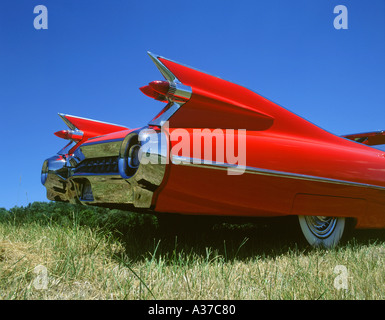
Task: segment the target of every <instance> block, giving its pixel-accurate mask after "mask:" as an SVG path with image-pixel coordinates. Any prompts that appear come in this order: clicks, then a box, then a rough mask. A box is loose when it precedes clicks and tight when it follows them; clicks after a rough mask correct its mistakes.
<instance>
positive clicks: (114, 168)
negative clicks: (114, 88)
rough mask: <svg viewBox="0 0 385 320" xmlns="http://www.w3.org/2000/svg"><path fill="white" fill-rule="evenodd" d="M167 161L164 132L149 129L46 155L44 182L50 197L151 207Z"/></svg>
mask: <svg viewBox="0 0 385 320" xmlns="http://www.w3.org/2000/svg"><path fill="white" fill-rule="evenodd" d="M166 163H167V137H166V134H165V133H164V132H161V131H155V130H152V129H148V128H145V129H142V130H140V131H139V130H137V131H133V132H130V133H129V134H128V135H127V136H126V137H125V138H124V139H117V140H105V141H103V142H98V143H93V142H92V140H89V141H88V142H87V143H84V144H83V145H82V146H80V148H78V149H77V150H76V151H75V152H74V154H73V155H71V156H68V155H57V156H54V157H51V158H49V159H47V160H45V161H44V164H43V168H42V174H41V181H42V184H43V185H44V186H45V187H46V189H47V198H48V199H49V200H54V201H65V202H71V203H79V202H80V203H83V204H95V205H103V206H107V207H115V206H117V205H118V206H119V207H122V206H123V207H124V206H127V208H130V209H134V208H141V209H144V208H146V209H149V208H151V207H152V205H153V200H154V199H153V198H154V193H155V191H156V190H157V189H158V187H159V186H160V185H161V183H162V181H163V178H164V174H165V170H166Z"/></svg>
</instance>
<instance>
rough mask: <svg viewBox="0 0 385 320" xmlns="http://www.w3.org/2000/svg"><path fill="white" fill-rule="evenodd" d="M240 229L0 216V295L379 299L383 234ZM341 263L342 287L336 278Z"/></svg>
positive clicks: (384, 262)
mask: <svg viewBox="0 0 385 320" xmlns="http://www.w3.org/2000/svg"><path fill="white" fill-rule="evenodd" d="M229 233H230V235H229ZM244 235H245V234H242V232H240V233H239V232H238V233H236V234H231V231H229V232H227V238H223V237H222V234H221V233H218V234H216V235H214V238H215V239H214V240H212V238H210V239H208V240H207V242H206V241H205V239H204V236H203V237H202V239H199V241H198V242H197V241H196V240H193V241H190V240H188V239H177V238H176V239H171V240H170V239H163V238H161V239H160V238H152V239H151V238H147V239H146V238H145V237H143V238H141V237H140V236H137V235H134V236H133V237H134V238H132V237H131V238H127V237H120V238H119V237H116V236H112V235H111V234H110V233H107V232H105V231H103V232H102V231H100V230H95V229H92V228H89V227H79V226H76V225H74V226H73V227H62V226H59V225H54V224H52V225H40V224H37V223H29V224H24V225H18V226H16V225H12V224H11V223H1V224H0V299H55V300H56V299H208V300H211V299H231V300H232V299H237V300H243V299H385V242H384V241H383V238H380V240H379V241H375V240H374V239H370V237H369V239H368V238H367V236H366V235H364V238H363V239H359V238H358V240H355V241H352V242H351V243H349V244H347V245H346V246H344V247H340V248H338V249H335V250H308V249H306V248H300V247H296V246H295V245H290V246H281V245H280V244H279V241H278V242H276V241H275V240H268V239H267V240H266V242H263V241H261V239H260V238H257V239H253V238H250V239H245V238H242V236H244ZM246 235H247V234H246ZM229 237H230V238H231V239H233V240H230V238H229ZM365 237H366V238H365ZM144 239H146V240H144ZM381 239H382V240H381ZM274 241H275V242H274ZM271 245H272V246H271ZM269 246H270V247H269ZM341 265H342V266H344V267H345V268H346V271H347V288H345V289H344V288H342V289H341V288H340V289H338V288H336V287H335V285H334V283H335V279H336V277H338V276H339V275H338V274H336V273H335V272H334V271H335V267H336V266H341ZM37 266H43V267H39V268H40V269H39V268H37V269H36V267H37ZM44 268H46V269H44ZM39 270H40V271H39ZM44 270H46V278H44V276H45V274H44ZM44 280H47V282H46V283H45V282H42V281H44ZM39 281H40V282H39ZM44 283H45V284H46V286H44ZM42 284H43V285H42Z"/></svg>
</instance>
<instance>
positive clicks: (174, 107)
mask: <svg viewBox="0 0 385 320" xmlns="http://www.w3.org/2000/svg"><path fill="white" fill-rule="evenodd" d="M181 106H182V104H179V103H176V102H170V103H169V104H168V105H167V106H166V107H165V108H167V110H166V111H165V112H163V113H162V114H161V115H160V116H159V117H157V118H155V119H152V120H151V121H150V122H149V123H148V124H149V125H150V126H162V125H163V124H164V123H165V122H166V121H168V120H169V119H170V118H171V117H172V116H173V115H174V113H175V112H177V111H178V110H179V108H180V107H181Z"/></svg>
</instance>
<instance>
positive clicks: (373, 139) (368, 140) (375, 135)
mask: <svg viewBox="0 0 385 320" xmlns="http://www.w3.org/2000/svg"><path fill="white" fill-rule="evenodd" d="M342 137H343V138H346V139H350V140H353V141H355V142H360V143H363V144H366V145H368V146H376V145H379V144H385V130H382V131H373V132H364V133H357V134H347V135H343V136H342Z"/></svg>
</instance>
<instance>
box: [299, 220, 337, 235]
mask: <svg viewBox="0 0 385 320" xmlns="http://www.w3.org/2000/svg"><path fill="white" fill-rule="evenodd" d="M305 220H306V223H307V225H308V227H309V229H310V231H311V232H312V233H313V234H314V235H315V236H316V237H317V238H320V239H325V238H328V237H329V236H330V235H331V234H332V233H333V231H334V229H335V227H336V224H337V218H333V217H323V216H306V217H305Z"/></svg>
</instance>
